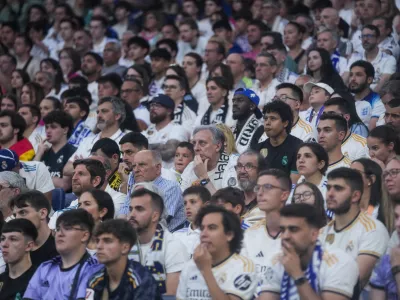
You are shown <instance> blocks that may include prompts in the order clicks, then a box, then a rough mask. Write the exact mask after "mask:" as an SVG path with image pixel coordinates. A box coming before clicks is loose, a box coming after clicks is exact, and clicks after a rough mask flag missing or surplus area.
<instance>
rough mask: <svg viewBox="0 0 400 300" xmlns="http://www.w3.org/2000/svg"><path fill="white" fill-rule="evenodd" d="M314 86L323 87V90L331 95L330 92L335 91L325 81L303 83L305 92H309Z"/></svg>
mask: <svg viewBox="0 0 400 300" xmlns="http://www.w3.org/2000/svg"><path fill="white" fill-rule="evenodd" d="M314 86H317V87H319V88H321V89H324V90H325V91H327V92H328V94H329V95H332V94H333V93H334V92H335V91H334V90H333V88H331V87H330V86H329V85H327V84H326V83H322V82H311V81H309V82H307V83H306V84H305V85H304V91H305V92H307V93H310V92H311V89H312V88H313V87H314Z"/></svg>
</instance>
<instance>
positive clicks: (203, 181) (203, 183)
mask: <svg viewBox="0 0 400 300" xmlns="http://www.w3.org/2000/svg"><path fill="white" fill-rule="evenodd" d="M209 182H210V178H206V179H202V180H200V185H201V186H205V185H207V183H209Z"/></svg>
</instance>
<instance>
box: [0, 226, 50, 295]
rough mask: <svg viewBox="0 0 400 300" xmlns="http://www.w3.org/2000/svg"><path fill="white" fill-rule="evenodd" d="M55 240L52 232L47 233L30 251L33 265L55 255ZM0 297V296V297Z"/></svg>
mask: <svg viewBox="0 0 400 300" xmlns="http://www.w3.org/2000/svg"><path fill="white" fill-rule="evenodd" d="M57 255H58V252H57V250H56V241H55V239H54V237H53V235H52V234H50V235H49V238H48V239H47V241H46V242H45V243H44V244H43V245H42V247H40V248H39V249H36V250H35V251H31V261H32V264H33V265H34V266H37V267H38V266H39V265H40V264H41V263H42V262H45V261H48V260H50V259H52V258H53V257H55V256H57ZM0 299H1V298H0Z"/></svg>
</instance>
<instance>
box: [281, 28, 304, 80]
mask: <svg viewBox="0 0 400 300" xmlns="http://www.w3.org/2000/svg"><path fill="white" fill-rule="evenodd" d="M305 32H306V29H305V28H304V26H302V25H300V24H299V23H296V22H289V23H287V24H286V26H285V30H284V35H283V41H284V44H285V46H286V47H287V48H289V51H288V55H289V56H290V57H291V58H292V59H293V60H294V61H295V63H296V64H297V73H298V74H301V73H303V70H304V67H305V65H306V62H307V55H306V51H305V50H304V49H303V48H302V47H301V44H302V43H303V35H304V34H305Z"/></svg>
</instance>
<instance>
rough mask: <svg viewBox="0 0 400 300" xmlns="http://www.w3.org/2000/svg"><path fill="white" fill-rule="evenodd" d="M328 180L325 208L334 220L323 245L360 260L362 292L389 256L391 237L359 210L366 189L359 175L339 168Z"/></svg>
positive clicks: (324, 234) (324, 233)
mask: <svg viewBox="0 0 400 300" xmlns="http://www.w3.org/2000/svg"><path fill="white" fill-rule="evenodd" d="M327 177H328V184H327V194H326V205H327V208H328V209H329V210H330V211H332V212H333V213H334V214H335V216H334V218H333V221H332V222H330V223H329V224H328V225H326V226H325V227H324V228H323V229H321V232H320V241H321V242H322V244H323V246H324V248H325V249H327V250H330V249H338V248H339V249H341V250H343V251H345V252H346V253H347V254H349V255H350V256H352V257H353V258H354V259H356V260H357V264H358V268H359V271H360V288H361V289H363V288H364V287H365V286H366V284H367V283H368V280H369V278H370V276H371V273H372V270H373V268H374V266H375V264H376V263H377V261H378V260H379V259H380V257H381V256H382V255H383V254H385V252H386V248H387V245H388V241H389V234H388V232H387V230H386V228H385V226H384V225H383V224H382V223H381V222H380V221H378V220H376V219H374V218H372V217H370V216H369V215H368V214H365V213H363V212H362V211H361V210H360V201H361V196H362V193H363V189H364V188H363V179H362V176H361V173H360V172H358V171H357V170H353V169H350V168H338V169H335V170H333V171H331V172H330V173H328V176H327Z"/></svg>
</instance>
